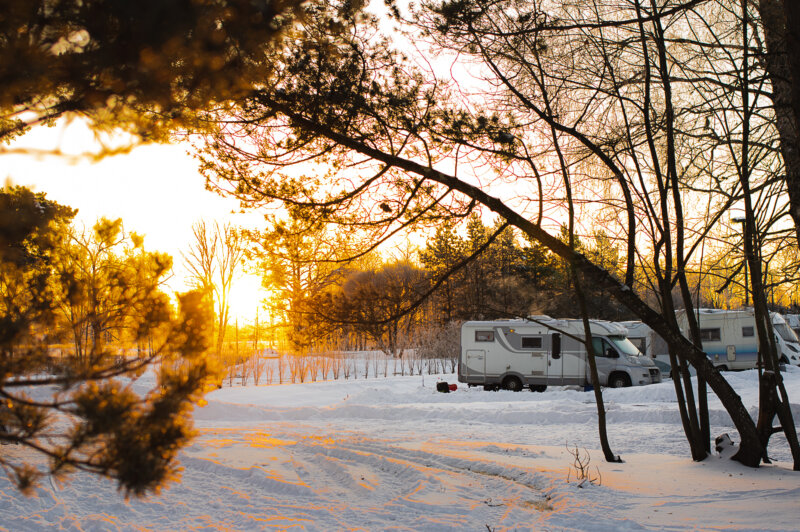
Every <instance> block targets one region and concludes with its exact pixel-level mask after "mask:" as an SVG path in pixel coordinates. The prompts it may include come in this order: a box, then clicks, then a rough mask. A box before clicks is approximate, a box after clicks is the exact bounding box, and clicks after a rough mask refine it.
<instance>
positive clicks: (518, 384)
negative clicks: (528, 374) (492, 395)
mask: <svg viewBox="0 0 800 532" xmlns="http://www.w3.org/2000/svg"><path fill="white" fill-rule="evenodd" d="M503 388H505V389H506V390H510V391H512V392H518V391H520V390H521V389H522V381H521V380H519V378H517V377H514V376H511V377H506V378H505V379H503Z"/></svg>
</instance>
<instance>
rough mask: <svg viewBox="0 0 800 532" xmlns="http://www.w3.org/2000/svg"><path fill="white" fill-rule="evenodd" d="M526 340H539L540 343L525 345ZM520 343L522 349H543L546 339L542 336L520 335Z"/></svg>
mask: <svg viewBox="0 0 800 532" xmlns="http://www.w3.org/2000/svg"><path fill="white" fill-rule="evenodd" d="M525 340H538V342H534V343H538V345H525ZM520 345H522V349H542V346H544V339H543V338H542V337H541V336H520Z"/></svg>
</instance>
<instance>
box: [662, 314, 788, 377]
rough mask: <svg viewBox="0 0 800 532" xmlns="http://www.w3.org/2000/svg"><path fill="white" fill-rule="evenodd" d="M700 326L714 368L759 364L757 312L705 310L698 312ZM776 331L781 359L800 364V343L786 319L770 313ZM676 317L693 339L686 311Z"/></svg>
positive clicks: (686, 333) (783, 361)
mask: <svg viewBox="0 0 800 532" xmlns="http://www.w3.org/2000/svg"><path fill="white" fill-rule="evenodd" d="M695 315H696V316H697V320H698V325H699V327H700V339H701V341H702V342H703V351H705V353H706V355H707V356H708V358H709V359H711V362H712V363H713V364H714V366H716V367H718V368H720V369H722V370H725V369H731V370H734V369H737V370H738V369H752V368H755V367H756V365H757V363H758V330H757V329H756V320H755V314H754V312H753V309H742V310H720V309H707V308H701V309H697V310H696V311H695ZM770 315H771V318H772V326H773V329H774V330H775V342H776V344H777V348H778V358H779V360H780V361H781V362H782V363H784V364H792V365H800V342H798V338H797V335H795V334H794V331H792V329H791V328H790V327H789V326H788V325H787V324H786V321H785V320H784V319H783V317H782V316H781V315H780V314H778V313H776V312H772V313H770ZM675 317H676V318H677V320H678V325H679V326H680V328H681V332H682V333H683V335H684V336H687V337H688V336H689V325H688V322H687V320H686V312H684V311H681V310H679V311H677V312H676V313H675Z"/></svg>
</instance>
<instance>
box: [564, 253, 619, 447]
mask: <svg viewBox="0 0 800 532" xmlns="http://www.w3.org/2000/svg"><path fill="white" fill-rule="evenodd" d="M570 269H571V271H572V282H573V287H574V290H575V297H576V298H577V300H578V306H579V307H580V310H581V317H582V319H583V330H584V331H585V334H584V343H585V344H586V359H587V360H588V362H589V376H590V380H591V383H592V388H593V389H594V400H595V403H596V404H597V425H598V427H597V428H598V431H599V434H600V447H601V448H602V449H603V456H604V457H605V459H606V462H622V458H620V456H619V455H616V454H614V451H612V450H611V445H610V444H609V443H608V430H607V425H606V407H605V402H604V401H603V390H602V388H601V387H600V377H599V375H598V374H597V361H596V360H595V352H594V345H593V344H592V330H591V324H590V322H589V311H588V309H587V307H586V297H585V294H584V292H583V287H582V286H581V282H580V279H579V278H578V274H577V273H576V271H575V268H572V267H570Z"/></svg>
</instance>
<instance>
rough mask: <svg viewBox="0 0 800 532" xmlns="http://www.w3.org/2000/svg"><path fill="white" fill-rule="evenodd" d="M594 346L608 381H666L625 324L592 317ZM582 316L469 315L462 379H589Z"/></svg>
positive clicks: (521, 383) (513, 386)
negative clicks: (499, 317)
mask: <svg viewBox="0 0 800 532" xmlns="http://www.w3.org/2000/svg"><path fill="white" fill-rule="evenodd" d="M591 333H592V346H593V348H594V352H595V354H596V355H597V356H596V358H595V360H596V361H597V372H598V375H599V377H600V384H601V385H603V386H612V387H623V386H631V385H634V386H638V385H643V384H651V383H653V382H661V374H660V372H659V371H658V368H656V367H655V365H654V364H653V362H652V361H651V360H650V359H648V358H646V357H644V356H641V354H640V353H639V350H638V349H636V347H634V345H633V344H631V343H630V342H629V341H628V339H627V337H626V336H625V334H626V331H625V328H624V327H622V326H620V325H618V324H615V323H611V322H608V321H602V320H591ZM583 337H584V328H583V321H582V320H573V319H569V320H558V319H553V318H550V317H549V316H531V317H530V318H529V319H518V320H497V321H468V322H466V323H464V324H463V325H462V326H461V355H460V357H459V364H458V380H459V381H460V382H464V383H467V384H468V385H470V386H478V385H483V386H484V388H486V389H497V388H504V389H506V390H514V391H519V390H521V389H522V388H524V387H525V386H528V387H530V389H531V390H532V391H544V390H545V389H546V388H547V386H548V385H554V386H560V385H568V384H576V385H580V386H584V385H586V384H588V383H589V381H590V380H591V379H590V376H589V366H588V363H587V360H586V346H585V345H584V343H583V341H582V340H581V339H582V338H583Z"/></svg>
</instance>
